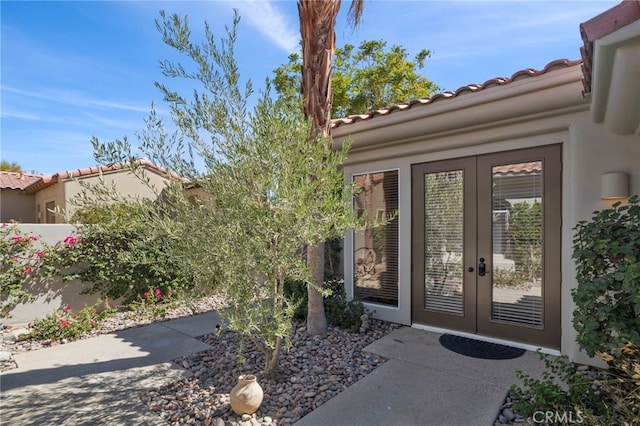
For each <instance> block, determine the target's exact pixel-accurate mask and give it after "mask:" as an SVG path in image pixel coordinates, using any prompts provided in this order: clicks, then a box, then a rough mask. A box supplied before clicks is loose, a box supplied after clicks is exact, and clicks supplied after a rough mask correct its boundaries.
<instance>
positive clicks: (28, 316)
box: [3, 224, 99, 325]
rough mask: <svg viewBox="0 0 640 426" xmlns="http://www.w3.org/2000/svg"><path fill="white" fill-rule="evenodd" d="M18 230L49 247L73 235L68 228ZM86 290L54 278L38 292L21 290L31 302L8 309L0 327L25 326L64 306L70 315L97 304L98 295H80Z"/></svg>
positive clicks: (32, 226)
mask: <svg viewBox="0 0 640 426" xmlns="http://www.w3.org/2000/svg"><path fill="white" fill-rule="evenodd" d="M18 228H19V229H20V231H22V232H25V233H28V232H33V233H34V234H35V235H37V236H38V237H39V238H40V240H42V241H44V242H45V243H47V244H50V245H54V244H56V243H57V242H59V241H63V240H64V239H65V238H66V237H68V236H69V235H74V233H75V227H74V226H73V225H68V224H20V225H18ZM89 286H90V284H84V283H82V282H80V281H68V282H62V278H58V279H55V280H54V281H52V282H50V283H46V284H42V285H41V286H40V287H38V288H26V289H25V290H27V291H28V292H29V293H31V294H33V295H34V296H35V298H34V299H32V300H28V301H25V302H21V303H19V304H18V305H16V306H15V307H14V308H13V309H11V315H10V317H9V318H4V320H3V324H5V325H25V324H27V323H29V322H31V321H33V320H34V319H36V318H44V317H46V316H47V315H49V314H51V313H52V312H54V311H55V310H56V309H59V308H62V307H63V306H65V305H69V306H71V309H72V310H73V311H74V312H77V311H79V310H80V309H82V308H83V307H84V306H85V305H88V306H90V305H94V304H96V302H98V299H99V295H86V294H80V293H81V292H82V290H84V289H86V288H89Z"/></svg>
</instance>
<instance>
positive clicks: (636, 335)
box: [571, 195, 640, 356]
mask: <svg viewBox="0 0 640 426" xmlns="http://www.w3.org/2000/svg"><path fill="white" fill-rule="evenodd" d="M573 259H574V260H575V261H576V273H577V280H578V286H577V287H576V288H575V289H573V290H572V293H571V294H572V296H573V300H574V302H575V304H576V309H575V310H574V313H573V325H574V327H575V329H576V331H577V332H578V336H577V341H578V343H579V344H580V347H582V348H583V349H584V350H585V351H586V352H587V354H589V355H590V356H595V355H596V354H597V353H598V352H607V353H619V352H614V349H617V348H622V347H624V346H625V345H626V344H627V343H632V344H633V345H635V346H636V347H638V346H640V322H639V320H638V318H640V197H638V196H637V195H634V196H632V197H631V198H630V199H629V202H628V203H627V204H624V205H623V204H622V203H620V202H617V203H615V204H613V206H612V207H611V208H608V209H604V210H601V211H597V212H594V214H593V216H592V218H591V220H590V221H581V222H579V223H578V224H577V225H576V227H575V236H574V239H573Z"/></svg>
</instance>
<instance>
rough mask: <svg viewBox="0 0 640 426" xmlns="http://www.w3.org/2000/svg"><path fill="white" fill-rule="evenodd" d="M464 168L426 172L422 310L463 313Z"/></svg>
mask: <svg viewBox="0 0 640 426" xmlns="http://www.w3.org/2000/svg"><path fill="white" fill-rule="evenodd" d="M463 177H464V175H463V171H462V170H453V171H447V172H438V173H427V174H425V176H424V179H425V182H424V187H425V206H424V217H425V223H424V233H425V235H424V240H425V246H424V256H425V258H424V285H425V292H424V294H425V296H424V298H425V300H424V307H425V309H428V310H432V311H439V312H446V313H450V314H457V315H462V314H463V298H462V295H463V282H462V261H463V259H462V253H463V251H462V250H463V232H464V226H463V224H464V222H463V207H464V200H463V185H464V179H463Z"/></svg>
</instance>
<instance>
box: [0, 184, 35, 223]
mask: <svg viewBox="0 0 640 426" xmlns="http://www.w3.org/2000/svg"><path fill="white" fill-rule="evenodd" d="M34 200H35V197H34V195H33V194H24V193H23V192H22V191H20V190H19V189H9V188H2V189H0V217H1V218H2V220H1V221H2V222H5V219H4V218H7V221H8V220H9V219H13V220H16V221H18V222H23V223H34V222H35V221H36V211H35V209H34V208H33V206H34V205H35V202H34Z"/></svg>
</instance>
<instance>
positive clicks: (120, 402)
mask: <svg viewBox="0 0 640 426" xmlns="http://www.w3.org/2000/svg"><path fill="white" fill-rule="evenodd" d="M219 324H220V320H219V318H218V316H217V315H216V314H215V313H213V312H210V313H206V314H202V315H196V316H192V317H186V318H181V319H178V320H172V321H167V322H163V323H155V324H149V325H145V326H141V327H137V328H132V329H127V330H122V331H118V332H115V333H113V334H107V335H101V336H97V337H95V338H91V339H86V340H80V341H76V342H71V343H68V344H66V345H60V346H55V347H52V348H47V349H42V350H38V351H32V352H26V353H22V354H17V355H16V357H15V358H16V362H17V363H18V368H17V369H14V370H9V371H6V372H4V373H2V375H1V376H0V389H1V390H2V393H1V395H0V398H1V400H2V412H1V414H0V424H16V425H17V424H20V425H26V424H37V425H41V424H114V425H122V424H164V422H162V421H160V423H158V422H157V421H159V420H161V419H160V418H159V417H157V416H156V415H154V414H152V413H151V412H150V411H149V410H147V408H146V407H145V406H144V405H143V404H142V402H141V401H140V399H139V394H140V393H141V392H144V391H145V390H148V389H152V388H156V387H159V386H163V385H165V384H169V383H172V382H175V381H177V380H180V379H184V378H187V377H189V376H190V374H191V373H190V372H188V371H186V370H184V369H183V368H181V367H180V366H177V365H175V364H174V363H172V362H171V360H172V359H175V358H178V357H180V356H183V355H186V354H189V353H195V352H200V351H204V350H207V349H210V346H209V345H207V344H205V343H203V342H202V341H200V340H198V339H196V337H197V336H201V335H204V334H207V333H211V332H213V331H214V330H215V328H216V326H217V325H219Z"/></svg>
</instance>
